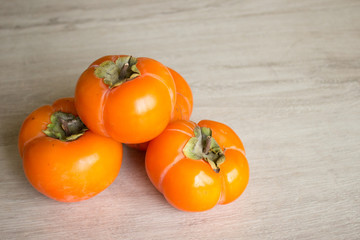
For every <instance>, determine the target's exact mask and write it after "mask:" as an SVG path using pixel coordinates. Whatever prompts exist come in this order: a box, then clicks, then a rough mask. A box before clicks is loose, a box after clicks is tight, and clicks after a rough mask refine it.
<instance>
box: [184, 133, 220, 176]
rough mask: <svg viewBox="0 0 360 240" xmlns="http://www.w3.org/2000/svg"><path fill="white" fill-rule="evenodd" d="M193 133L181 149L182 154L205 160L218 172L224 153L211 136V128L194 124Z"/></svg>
mask: <svg viewBox="0 0 360 240" xmlns="http://www.w3.org/2000/svg"><path fill="white" fill-rule="evenodd" d="M194 134H195V137H192V138H190V139H189V141H188V142H187V143H186V145H185V147H184V149H183V153H184V155H185V156H186V157H187V158H190V159H194V160H200V159H203V160H205V161H206V162H208V163H209V164H210V166H211V168H212V169H213V170H214V171H215V172H216V173H218V172H219V171H220V165H221V164H222V163H223V162H224V161H225V154H224V152H223V151H222V149H221V148H220V146H219V144H218V143H217V142H216V140H215V139H214V138H213V137H212V131H211V129H210V128H206V127H199V126H196V127H195V128H194Z"/></svg>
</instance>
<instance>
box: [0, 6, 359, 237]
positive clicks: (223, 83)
mask: <svg viewBox="0 0 360 240" xmlns="http://www.w3.org/2000/svg"><path fill="white" fill-rule="evenodd" d="M0 6H1V8H0V42H1V44H0V53H1V54H0V72H1V76H0V84H1V92H0V100H1V105H0V116H1V120H0V121H1V129H0V234H1V235H0V239H360V188H359V183H360V182H359V177H360V149H359V148H360V61H359V59H360V2H359V1H356V0H344V1H341V0H337V1H332V0H319V1H310V0H306V1H285V0H271V1H259V0H256V1H250V0H246V1H235V0H234V1H220V0H211V1H188V0H186V1H178V2H176V1H163V0H152V1H138V0H135V1H115V0H113V1H93V0H88V1H79V0H73V1H71V2H70V1H45V0H33V1H21V0H15V1H1V5H0ZM107 54H132V55H134V56H146V57H151V58H154V59H157V60H159V61H161V62H162V63H164V64H166V65H168V66H170V67H172V68H174V69H175V70H177V71H178V72H179V73H181V74H182V75H183V76H184V77H185V78H186V79H187V81H188V82H189V84H190V86H191V87H192V90H193V94H194V104H195V105H194V113H193V117H192V119H193V120H194V121H199V120H201V119H213V120H217V121H221V122H224V123H227V124H228V125H230V126H231V127H232V128H233V129H234V130H235V131H236V132H237V133H238V134H239V136H240V137H241V138H242V140H243V142H244V145H245V148H246V151H247V157H248V160H249V164H250V170H251V176H250V182H249V185H248V188H247V189H246V191H245V193H244V194H243V195H242V196H241V197H240V199H238V200H237V201H235V202H233V203H231V204H229V205H226V206H217V207H215V208H214V209H212V210H210V211H208V212H204V213H186V212H180V211H178V210H176V209H174V208H172V207H171V206H170V205H168V204H167V202H166V201H165V200H164V198H163V197H162V196H161V194H160V193H158V192H157V191H156V190H155V188H154V187H153V186H152V185H151V183H150V182H149V180H148V179H147V176H146V172H145V170H144V164H143V159H144V154H143V153H139V152H137V151H135V150H132V149H127V148H126V149H125V154H124V159H123V166H122V168H121V171H120V174H119V176H118V178H117V179H116V181H115V182H114V183H113V184H112V185H111V186H110V187H109V188H108V189H107V190H105V191H104V192H102V193H101V194H99V195H98V196H96V197H94V198H92V199H90V200H87V201H84V202H80V203H73V204H64V203H59V202H55V201H53V200H50V199H48V198H46V197H44V196H42V195H41V194H39V193H38V192H36V191H35V190H34V189H33V188H32V187H31V186H30V184H29V183H28V182H27V180H26V178H25V176H24V174H23V170H22V163H21V158H20V157H19V155H18V152H17V134H18V131H19V128H20V125H21V123H22V121H23V119H24V118H25V117H26V115H27V114H29V113H30V112H31V111H32V110H34V109H35V108H37V107H39V106H41V105H45V104H50V103H52V102H53V101H54V100H56V99H57V98H60V97H67V96H72V95H73V92H74V86H75V84H76V81H77V78H78V77H79V75H80V73H81V72H82V71H83V70H84V69H85V68H86V67H87V65H88V64H89V63H90V62H92V61H93V60H95V59H96V58H98V57H100V56H103V55H107Z"/></svg>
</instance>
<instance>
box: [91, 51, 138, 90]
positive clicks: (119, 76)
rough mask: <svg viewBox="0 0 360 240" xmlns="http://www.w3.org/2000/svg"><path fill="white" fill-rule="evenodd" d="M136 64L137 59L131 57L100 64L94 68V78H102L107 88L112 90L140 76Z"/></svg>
mask: <svg viewBox="0 0 360 240" xmlns="http://www.w3.org/2000/svg"><path fill="white" fill-rule="evenodd" d="M136 63H137V59H136V58H134V57H132V56H125V57H119V58H118V59H117V60H116V61H115V62H113V61H110V60H108V61H104V62H102V63H101V64H100V65H99V66H97V67H96V68H95V72H94V73H95V76H96V77H98V78H103V81H104V83H105V84H106V85H108V86H109V88H114V87H117V86H120V85H121V84H123V83H124V82H127V81H130V80H132V79H134V78H136V77H138V76H140V71H139V69H138V68H137V67H136Z"/></svg>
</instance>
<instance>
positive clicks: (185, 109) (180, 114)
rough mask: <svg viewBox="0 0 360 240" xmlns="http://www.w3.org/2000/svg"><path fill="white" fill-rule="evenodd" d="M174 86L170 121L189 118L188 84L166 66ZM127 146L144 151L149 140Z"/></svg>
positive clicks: (189, 90) (189, 94)
mask: <svg viewBox="0 0 360 240" xmlns="http://www.w3.org/2000/svg"><path fill="white" fill-rule="evenodd" d="M168 69H169V71H170V73H171V76H172V77H173V79H174V82H175V86H176V103H175V108H174V110H173V112H172V114H171V120H170V122H173V121H176V120H189V119H190V116H191V113H192V109H193V96H192V92H191V89H190V86H189V84H188V83H187V82H186V81H185V79H184V78H183V77H182V76H181V75H180V74H179V73H177V72H176V71H174V70H173V69H171V68H168ZM127 145H128V146H129V147H132V148H136V149H139V150H142V151H145V150H146V149H147V147H148V145H149V142H144V143H138V144H127Z"/></svg>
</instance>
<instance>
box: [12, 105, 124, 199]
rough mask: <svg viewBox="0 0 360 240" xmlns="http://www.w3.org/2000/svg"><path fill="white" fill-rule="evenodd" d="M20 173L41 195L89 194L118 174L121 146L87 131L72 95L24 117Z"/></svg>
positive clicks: (81, 196) (83, 196) (79, 196)
mask: <svg viewBox="0 0 360 240" xmlns="http://www.w3.org/2000/svg"><path fill="white" fill-rule="evenodd" d="M18 147H19V152H20V155H21V157H22V158H23V167H24V171H25V175H26V177H27V179H28V180H29V182H30V183H31V184H32V185H33V187H34V188H35V189H36V190H38V191H39V192H41V193H42V194H44V195H46V196H48V197H50V198H52V199H55V200H58V201H63V202H76V201H81V200H85V199H88V198H90V197H93V196H95V195H96V194H98V193H100V192H101V191H103V190H104V189H105V188H107V187H108V186H109V185H110V184H111V183H112V182H113V181H114V180H115V178H116V177H117V175H118V173H119V171H120V167H121V161H122V145H121V143H118V142H116V141H115V140H113V139H111V138H108V137H103V136H100V135H97V134H95V133H93V132H92V131H91V130H88V129H87V128H86V126H85V125H84V124H83V123H82V122H81V120H80V119H79V117H77V113H76V110H75V106H74V99H73V98H62V99H59V100H57V101H56V102H54V104H53V105H52V106H50V105H46V106H42V107H40V108H38V109H36V110H35V111H34V112H32V113H31V114H30V115H29V116H28V117H27V118H26V119H25V121H24V123H23V125H22V127H21V130H20V134H19V142H18Z"/></svg>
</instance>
